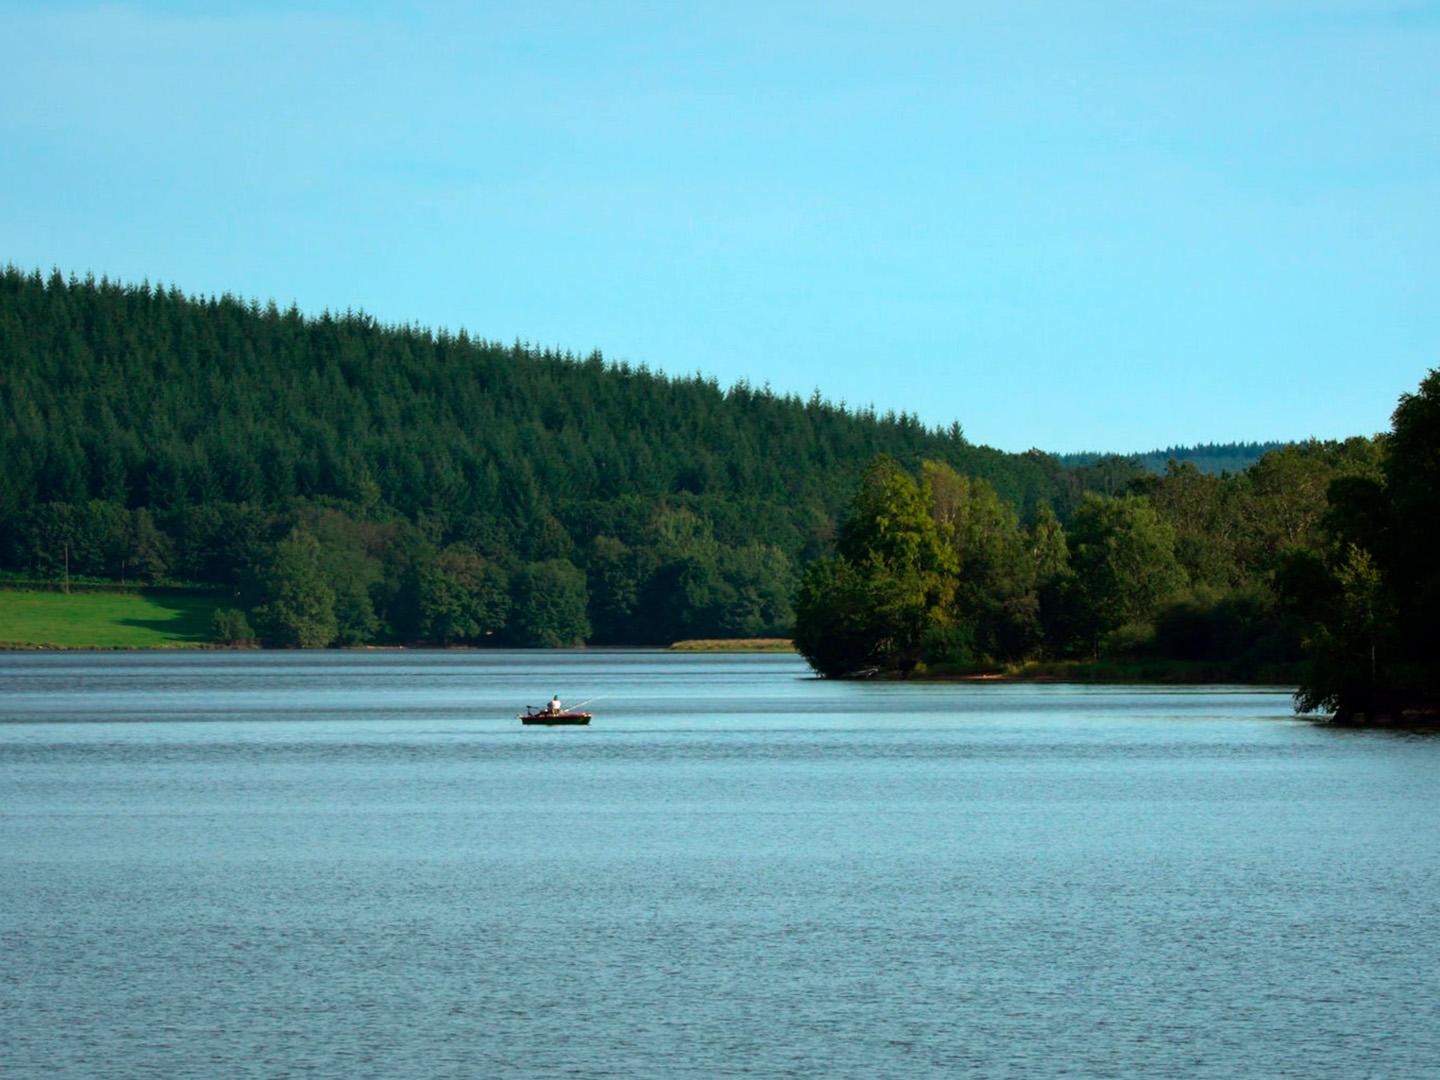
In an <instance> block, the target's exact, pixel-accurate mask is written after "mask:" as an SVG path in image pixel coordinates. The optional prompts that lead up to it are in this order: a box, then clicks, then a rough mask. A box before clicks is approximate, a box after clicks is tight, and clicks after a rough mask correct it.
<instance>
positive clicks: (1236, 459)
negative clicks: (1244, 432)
mask: <svg viewBox="0 0 1440 1080" xmlns="http://www.w3.org/2000/svg"><path fill="white" fill-rule="evenodd" d="M1290 445H1292V444H1291V443H1288V442H1238V443H1199V444H1197V445H1195V446H1167V447H1166V448H1165V449H1163V450H1151V451H1150V452H1148V453H1144V454H1100V453H1080V454H1061V455H1059V457H1060V463H1061V464H1062V465H1065V466H1068V467H1071V468H1075V467H1078V466H1087V465H1095V464H1097V463H1099V462H1101V461H1104V460H1106V459H1115V458H1119V459H1121V460H1124V461H1126V462H1130V463H1133V464H1134V465H1136V466H1138V467H1139V468H1141V469H1144V470H1145V471H1146V472H1150V473H1154V474H1156V475H1159V474H1160V473H1163V472H1164V471H1165V467H1166V466H1167V465H1168V464H1169V463H1170V462H1171V461H1181V462H1184V461H1188V462H1190V464H1192V465H1194V466H1195V468H1197V469H1198V470H1200V472H1202V473H1208V474H1211V475H1214V474H1218V473H1222V472H1228V473H1240V472H1244V471H1245V470H1246V469H1248V468H1249V467H1250V466H1251V465H1254V464H1255V462H1257V461H1259V460H1260V459H1261V458H1262V457H1264V456H1265V455H1266V454H1268V453H1270V451H1271V450H1279V449H1281V448H1282V447H1285V446H1290Z"/></svg>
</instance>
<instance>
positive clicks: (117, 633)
mask: <svg viewBox="0 0 1440 1080" xmlns="http://www.w3.org/2000/svg"><path fill="white" fill-rule="evenodd" d="M223 604H224V601H223V600H221V599H219V598H217V597H209V596H185V595H183V594H172V593H154V592H145V593H98V592H97V593H58V592H29V591H23V590H18V589H16V590H11V589H0V647H4V646H15V645H59V646H62V647H66V648H72V649H74V648H86V647H95V648H101V649H154V648H164V647H169V648H177V647H180V648H183V647H185V646H195V645H204V644H206V643H208V642H209V641H210V640H211V639H210V620H211V618H212V617H213V616H214V614H215V609H216V608H218V607H221V606H223Z"/></svg>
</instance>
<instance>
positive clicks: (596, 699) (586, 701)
mask: <svg viewBox="0 0 1440 1080" xmlns="http://www.w3.org/2000/svg"><path fill="white" fill-rule="evenodd" d="M604 696H605V695H604V694H600V695H598V696H596V697H592V698H586V699H585V700H584V701H582V702H580V704H579V705H567V706H565V707H566V708H567V709H578V708H580V707H581V706H584V705H589V704H590V702H592V701H599V700H600V699H601V698H603V697H604Z"/></svg>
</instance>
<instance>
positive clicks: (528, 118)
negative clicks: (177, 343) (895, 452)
mask: <svg viewBox="0 0 1440 1080" xmlns="http://www.w3.org/2000/svg"><path fill="white" fill-rule="evenodd" d="M0 261H11V262H14V263H16V264H18V265H20V266H24V267H32V266H40V267H42V268H45V269H48V268H49V267H51V266H59V267H60V268H62V269H63V270H66V271H76V272H79V273H84V272H86V271H87V270H90V271H94V272H95V273H96V274H102V273H105V274H109V275H110V276H112V277H118V278H123V279H139V278H142V277H148V278H150V279H151V280H152V281H154V280H163V281H165V282H175V283H178V284H180V285H181V286H182V287H183V288H185V289H187V290H189V291H197V292H221V291H231V292H235V293H239V294H242V295H246V296H257V297H260V298H261V299H269V298H274V299H276V300H278V301H280V302H281V303H287V302H289V301H291V300H294V301H296V302H297V303H298V304H299V305H300V306H301V307H302V308H303V309H306V310H310V311H319V310H320V309H322V308H325V307H331V308H335V309H344V308H347V307H358V308H364V309H365V310H367V311H369V312H371V313H372V314H374V315H376V316H377V317H379V318H381V319H383V320H387V321H393V322H404V321H412V320H413V321H417V322H421V323H425V324H428V325H431V326H448V327H451V328H452V329H454V328H459V327H461V326H464V327H466V328H468V329H469V330H470V331H471V332H472V333H475V334H479V335H482V336H485V337H490V338H498V339H501V340H505V341H509V340H512V339H515V338H520V339H524V340H528V341H532V342H537V343H541V344H554V345H559V346H562V347H567V348H572V349H575V350H577V351H588V350H589V349H590V348H593V347H599V348H601V349H603V350H604V351H605V353H606V355H607V356H610V357H612V358H615V359H619V358H625V359H628V360H630V361H632V362H637V363H638V362H643V363H646V364H648V365H650V366H651V367H654V368H659V369H661V370H664V371H667V372H671V373H676V374H688V373H693V372H696V371H701V372H704V373H706V374H707V375H708V374H713V375H715V376H716V377H717V378H718V379H719V380H720V381H721V383H722V384H726V385H728V384H730V383H732V382H734V381H735V380H737V379H741V378H745V379H749V380H750V381H751V382H753V383H757V384H759V383H763V382H766V381H768V382H769V383H770V384H771V385H772V386H773V387H774V388H775V389H776V390H779V391H795V392H797V393H800V394H803V395H808V394H809V393H810V391H811V390H812V389H814V388H816V387H818V388H820V390H821V391H822V393H823V394H825V395H826V396H827V397H829V398H832V399H835V400H840V399H843V400H845V401H847V402H849V403H850V404H852V405H853V404H868V403H873V404H874V405H875V406H876V407H878V408H879V409H880V410H881V411H884V410H886V409H892V408H893V409H896V410H904V411H910V412H915V413H918V414H919V415H920V417H921V418H922V419H923V420H925V421H926V422H928V423H931V424H937V425H948V424H949V423H950V421H951V420H957V419H958V420H959V421H960V423H961V424H962V425H964V427H965V430H966V433H967V434H968V435H969V436H970V437H971V438H972V439H973V440H975V441H977V442H986V443H990V444H992V445H995V446H1000V447H1003V448H1006V449H1012V450H1021V449H1025V448H1028V447H1030V446H1039V447H1041V448H1044V449H1048V450H1055V451H1065V450H1080V449H1110V450H1147V449H1151V448H1153V447H1156V446H1162V445H1167V444H1170V443H1183V442H1196V441H1212V440H1214V441H1228V440H1234V439H1266V438H1300V437H1306V436H1312V435H1313V436H1317V437H1321V438H1331V437H1341V436H1344V435H1349V434H1356V433H1370V432H1373V431H1377V430H1381V429H1383V428H1385V427H1387V426H1388V418H1389V413H1390V411H1391V409H1392V408H1393V407H1394V404H1395V399H1396V397H1397V396H1398V395H1399V394H1400V393H1401V392H1403V391H1406V390H1411V389H1414V387H1415V385H1416V384H1417V383H1418V381H1419V379H1420V378H1421V376H1422V375H1423V374H1424V372H1425V371H1426V370H1428V369H1429V368H1430V367H1433V366H1437V365H1440V3H1386V2H1384V0H1372V2H1349V0H1329V2H1326V0H1315V2H1300V0H1271V2H1266V0H1250V2H1233V3H1232V2H1229V0H1189V2H1174V3H1166V2H1163V0H1148V2H1133V3H1132V2H1126V0H1112V2H1107V3H1090V2H1087V0H1068V2H1063V3H1024V2H1007V3H1004V4H990V3H986V4H980V3H975V4H966V3H947V4H933V5H932V4H906V3H894V2H892V3H884V4H881V3H844V2H838V3H823V4H822V3H809V4H790V3H774V2H771V3H760V4H747V3H741V2H734V0H731V2H727V3H716V4H709V3H678V2H677V3H650V4H639V3H625V2H611V3H592V4H570V3H535V4H517V3H506V4H495V5H489V4H455V5H424V6H409V5H393V4H378V3H373V4H363V3H345V4H339V3H317V4H309V5H292V4H277V3H245V4H239V3H234V4H185V3H131V4H123V3H122V4H106V5H101V6H95V5H91V4H76V3H65V2H50V3H44V4H39V3H36V4H23V3H22V4H15V3H5V2H3V0H0Z"/></svg>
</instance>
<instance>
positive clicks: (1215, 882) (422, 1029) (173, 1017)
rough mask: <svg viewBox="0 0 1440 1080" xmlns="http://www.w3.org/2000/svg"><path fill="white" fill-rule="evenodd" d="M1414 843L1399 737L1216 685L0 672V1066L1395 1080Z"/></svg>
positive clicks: (1408, 977)
mask: <svg viewBox="0 0 1440 1080" xmlns="http://www.w3.org/2000/svg"><path fill="white" fill-rule="evenodd" d="M557 692H558V693H559V694H560V696H561V697H562V698H563V699H564V700H566V701H567V702H568V701H580V700H583V699H585V698H589V697H594V698H596V700H595V701H594V702H593V703H592V705H591V706H590V708H591V709H592V710H593V711H594V712H595V714H596V716H595V721H594V722H593V724H592V725H591V726H590V727H588V728H571V729H544V728H542V729H535V728H524V727H522V726H521V725H520V724H519V723H518V721H517V720H516V718H515V717H516V714H517V713H518V712H520V711H521V710H522V709H523V707H524V706H525V705H527V704H530V705H535V704H539V703H540V702H542V701H543V700H546V699H548V697H549V696H550V694H552V693H557ZM1437 805H1440V740H1432V739H1427V738H1420V737H1413V736H1405V735H1397V734H1393V733H1382V732H1355V731H1336V730H1332V729H1329V728H1326V727H1324V726H1319V725H1315V724H1312V723H1309V722H1307V721H1305V720H1300V719H1296V718H1294V717H1293V716H1292V714H1291V711H1290V701H1289V698H1288V696H1287V695H1285V694H1283V693H1276V692H1270V691H1256V690H1253V689H1246V688H1221V689H1178V690H1177V689H1170V688H1165V689H1161V688H1127V689H1107V688H1095V687H1069V686H1057V685H1045V686H1040V685H1035V686H994V685H984V686H974V685H963V686H961V685H897V684H892V683H829V682H823V681H819V680H814V679H811V678H808V677H807V673H806V669H805V668H804V665H803V664H802V663H800V662H799V661H798V660H796V659H795V658H793V657H788V656H773V655H757V656H729V657H723V656H722V657H716V656H681V655H674V656H672V655H666V654H658V653H645V652H630V651H617V652H598V651H597V652H590V651H587V652H575V653H566V652H560V653H468V652H450V653H446V652H437V653H325V654H309V653H290V654H270V653H264V654H262V653H214V654H197V655H176V654H158V653H147V654H119V653H116V654H55V655H40V654H9V655H0V957H3V959H0V1032H3V1034H0V1060H3V1061H4V1063H5V1064H4V1070H3V1071H4V1072H5V1073H6V1075H20V1076H28V1075H34V1076H52V1075H66V1074H69V1075H98V1074H103V1075H107V1076H142V1075H196V1076H201V1075H204V1076H212V1075H256V1076H269V1075H282V1074H297V1073H303V1072H307V1071H309V1072H314V1073H316V1074H319V1075H387V1076H389V1075H415V1076H435V1075H441V1076H443V1075H455V1076H462V1075H463V1076H497V1077H509V1076H533V1075H549V1074H563V1075H570V1076H581V1077H584V1076H595V1077H600V1076H655V1077H674V1076H692V1075H715V1076H766V1077H769V1076H777V1075H795V1076H815V1075H826V1076H855V1077H873V1076H930V1075H935V1074H936V1073H939V1072H942V1071H943V1072H946V1073H954V1074H958V1075H967V1074H968V1075H976V1076H1000V1075H1021V1074H1025V1075H1057V1074H1061V1073H1065V1074H1068V1075H1075V1076H1114V1075H1145V1076H1174V1077H1194V1076H1216V1077H1219V1076H1227V1077H1228V1076H1235V1075H1266V1076H1271V1075H1286V1074H1289V1075H1297V1076H1334V1077H1351V1076H1357V1075H1384V1076H1418V1075H1424V1074H1426V1073H1427V1072H1429V1071H1430V1070H1432V1069H1433V1067H1434V1065H1433V1063H1434V1062H1435V1061H1437V1060H1440V1023H1437V1020H1440V1016H1437V1011H1440V1009H1437V1006H1436V1004H1435V1002H1436V1001H1437V1000H1440V995H1437V991H1440V977H1437V975H1436V974H1435V973H1436V971H1437V970H1440V965H1437V963H1436V961H1437V959H1440V957H1437V956H1436V947H1435V944H1434V940H1433V934H1432V932H1431V931H1430V929H1429V928H1430V927H1432V926H1433V924H1434V919H1435V917H1436V915H1437V900H1436V897H1437V896H1440V845H1437V844H1436V843H1435V841H1434V826H1433V820H1434V808H1435V807H1436V806H1437Z"/></svg>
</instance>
